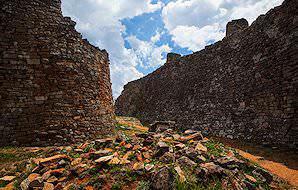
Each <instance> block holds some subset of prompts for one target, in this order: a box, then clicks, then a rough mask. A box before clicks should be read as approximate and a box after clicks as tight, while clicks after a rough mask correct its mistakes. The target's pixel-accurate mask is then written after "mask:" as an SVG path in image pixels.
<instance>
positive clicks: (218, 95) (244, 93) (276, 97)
mask: <svg viewBox="0 0 298 190" xmlns="http://www.w3.org/2000/svg"><path fill="white" fill-rule="evenodd" d="M297 6H298V2H297V0H286V1H285V2H284V3H283V5H281V6H279V7H276V8H274V9H273V10H270V11H269V12H268V13H267V14H266V15H261V16H260V17H258V18H257V20H256V21H255V22H253V23H252V25H251V26H250V27H245V25H246V24H245V23H247V22H246V21H243V20H242V21H241V20H240V26H242V27H232V28H234V29H232V30H234V31H233V34H228V36H227V37H225V38H224V39H223V40H222V41H220V42H217V43H215V44H213V45H211V46H207V47H206V48H205V49H204V50H202V51H199V52H196V53H193V54H192V55H187V56H183V57H181V56H180V55H177V54H169V55H168V61H167V63H166V64H165V65H163V66H162V67H161V68H159V69H157V70H156V71H155V72H153V73H151V74H149V75H147V76H145V77H144V78H141V79H139V80H136V81H133V82H130V83H128V84H127V85H126V86H125V88H124V91H123V92H122V94H121V96H120V97H119V98H118V99H117V101H116V113H117V114H122V115H131V116H140V117H141V118H144V120H143V121H145V122H153V121H154V120H172V121H176V122H177V123H178V125H179V126H180V127H184V128H196V129H200V130H203V131H204V132H206V133H209V134H211V135H217V136H220V137H228V138H233V139H235V138H237V139H241V140H242V139H245V140H247V141H249V140H253V141H255V142H259V143H270V144H281V143H285V144H286V145H289V146H296V145H297V141H298V130H297V109H296V108H297V85H298V70H297V67H298V65H297V60H298V48H297V46H298V43H297V26H298V17H297V10H298V7H297ZM234 22H236V25H237V24H238V26H239V21H234ZM241 23H244V24H241ZM236 25H234V24H233V23H229V24H228V27H230V26H236ZM243 27H244V28H245V29H244V28H243Z"/></svg>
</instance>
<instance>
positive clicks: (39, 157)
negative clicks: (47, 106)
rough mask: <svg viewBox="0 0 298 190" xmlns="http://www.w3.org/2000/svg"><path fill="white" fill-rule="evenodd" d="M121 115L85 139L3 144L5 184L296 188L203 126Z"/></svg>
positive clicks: (0, 173) (0, 157)
mask: <svg viewBox="0 0 298 190" xmlns="http://www.w3.org/2000/svg"><path fill="white" fill-rule="evenodd" d="M117 120H118V124H117V125H116V132H115V135H110V136H109V137H104V138H99V139H96V140H94V141H88V142H85V143H83V144H77V145H72V146H64V147H45V148H9V147H7V148H2V149H0V169H1V170H0V177H1V178H0V189H1V190H2V189H22V190H29V189H44V190H51V189H73V190H74V189H86V190H91V189H138V190H146V189H148V190H149V189H164V190H167V189H178V190H180V189H181V190H182V189H190V190H193V189H195V190H196V189H198V190H199V189H237V190H240V189H294V187H292V186H291V185H289V184H288V183H286V182H285V181H283V180H281V179H279V178H278V177H276V176H275V175H273V174H270V173H269V172H267V171H266V170H264V169H262V168H261V167H260V166H258V165H257V164H255V163H252V162H250V161H248V160H246V159H245V158H243V157H241V156H240V155H239V154H238V152H237V151H235V150H234V149H232V148H230V147H227V146H224V145H223V144H221V143H218V142H215V141H213V140H209V139H207V138H204V137H203V136H202V134H201V132H199V131H192V130H187V131H176V130H175V129H174V128H168V129H166V128H163V127H161V128H159V127H156V128H154V129H155V130H154V131H153V132H149V131H148V128H146V127H144V126H142V125H141V123H140V122H139V121H138V120H136V119H134V118H125V117H119V118H117Z"/></svg>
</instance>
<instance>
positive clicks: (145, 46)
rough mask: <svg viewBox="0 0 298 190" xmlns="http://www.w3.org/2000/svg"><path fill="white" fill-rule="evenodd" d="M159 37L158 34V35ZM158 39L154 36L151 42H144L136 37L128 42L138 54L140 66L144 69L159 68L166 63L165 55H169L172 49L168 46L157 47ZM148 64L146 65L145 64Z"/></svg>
mask: <svg viewBox="0 0 298 190" xmlns="http://www.w3.org/2000/svg"><path fill="white" fill-rule="evenodd" d="M157 35H158V34H157ZM157 38H158V37H156V36H153V37H152V38H151V41H150V42H146V41H142V40H139V39H138V38H136V37H135V36H129V37H128V38H127V41H128V42H129V43H130V45H131V47H132V49H133V50H134V51H135V52H136V55H137V57H138V60H140V63H139V64H140V65H141V66H142V67H143V68H149V67H157V66H159V65H162V64H163V63H165V62H166V60H165V59H163V57H162V54H163V53H169V52H170V51H171V50H172V49H171V48H170V47H169V46H168V45H162V46H156V45H154V43H155V42H156V39H157ZM144 63H146V64H144Z"/></svg>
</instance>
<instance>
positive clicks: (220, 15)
mask: <svg viewBox="0 0 298 190" xmlns="http://www.w3.org/2000/svg"><path fill="white" fill-rule="evenodd" d="M281 3H282V0H62V12H63V14H64V16H70V17H71V18H72V19H73V20H75V21H76V22H77V26H76V29H77V30H78V31H79V32H81V33H82V34H83V36H84V37H85V38H87V39H88V40H89V41H90V42H91V43H92V44H93V45H95V46H98V47H99V48H100V49H106V50H107V51H108V52H109V55H110V61H111V65H110V69H111V79H112V83H113V86H112V87H113V95H114V98H117V97H118V96H119V95H120V93H121V91H122V89H123V86H124V85H125V84H126V83H127V82H129V81H132V80H135V79H138V78H140V77H142V76H144V75H146V74H148V73H151V72H152V71H154V70H155V69H156V68H158V67H160V66H161V65H163V64H164V63H165V61H166V54H167V53H168V52H175V53H180V54H183V55H185V54H190V53H192V52H193V51H198V50H201V49H203V48H204V47H205V46H206V45H209V44H211V43H214V42H216V41H218V40H221V39H222V38H223V37H224V35H225V25H226V23H227V22H228V21H230V20H232V19H238V18H246V19H247V20H248V21H249V23H250V24H251V23H252V22H253V21H254V20H255V19H256V18H257V16H258V15H260V14H264V13H266V12H267V11H268V10H269V9H271V8H273V7H275V6H277V5H280V4H281Z"/></svg>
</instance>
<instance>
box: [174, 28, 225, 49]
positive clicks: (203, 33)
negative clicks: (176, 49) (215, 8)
mask: <svg viewBox="0 0 298 190" xmlns="http://www.w3.org/2000/svg"><path fill="white" fill-rule="evenodd" d="M172 34H173V41H174V42H175V43H176V44H179V45H180V46H181V47H187V48H188V49H189V50H192V51H196V50H199V49H202V48H204V47H205V46H206V45H208V44H209V43H210V41H209V40H214V41H218V40H221V39H222V38H223V37H224V36H225V33H224V32H223V31H221V30H220V26H219V24H217V23H215V24H214V25H207V26H204V27H202V28H199V27H196V26H177V27H176V28H175V29H174V30H173V31H172Z"/></svg>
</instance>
